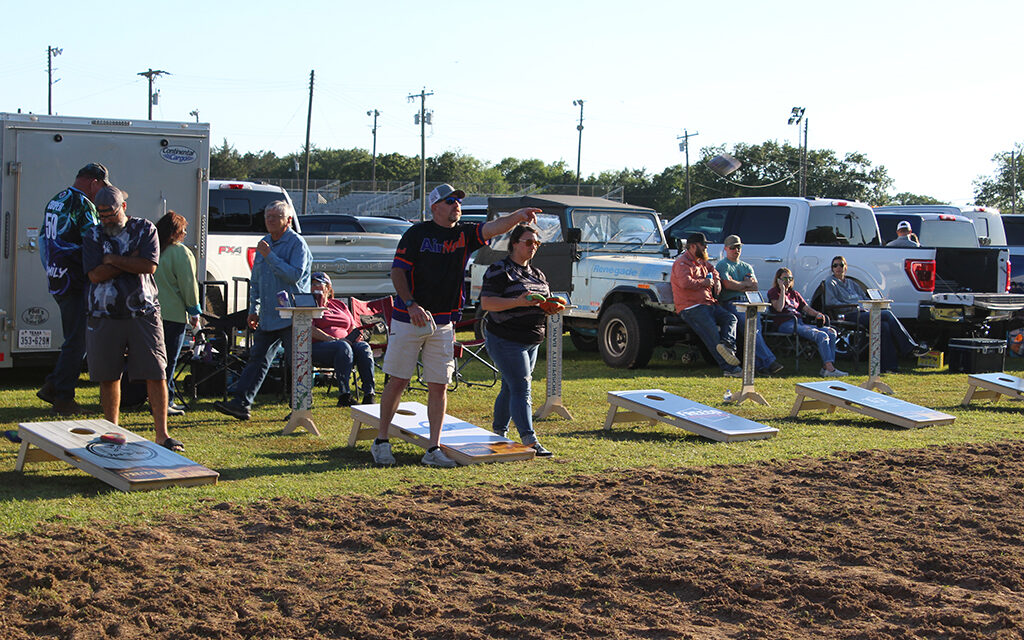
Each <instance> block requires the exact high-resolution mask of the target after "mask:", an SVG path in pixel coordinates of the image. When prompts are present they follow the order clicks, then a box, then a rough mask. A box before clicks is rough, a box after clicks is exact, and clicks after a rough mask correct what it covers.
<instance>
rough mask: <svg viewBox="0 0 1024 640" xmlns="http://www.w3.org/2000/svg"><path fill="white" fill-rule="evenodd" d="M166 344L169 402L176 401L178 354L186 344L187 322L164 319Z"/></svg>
mask: <svg viewBox="0 0 1024 640" xmlns="http://www.w3.org/2000/svg"><path fill="white" fill-rule="evenodd" d="M163 324H164V344H165V345H166V346H167V373H166V378H167V402H169V403H173V402H174V370H175V368H177V366H178V354H180V353H181V345H183V344H185V326H186V325H185V323H184V322H171V321H169V320H164V321H163Z"/></svg>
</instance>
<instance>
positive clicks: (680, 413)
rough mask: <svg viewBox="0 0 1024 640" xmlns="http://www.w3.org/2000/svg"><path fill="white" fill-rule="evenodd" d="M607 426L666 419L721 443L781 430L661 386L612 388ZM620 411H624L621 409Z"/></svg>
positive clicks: (772, 434) (769, 436)
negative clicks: (678, 394)
mask: <svg viewBox="0 0 1024 640" xmlns="http://www.w3.org/2000/svg"><path fill="white" fill-rule="evenodd" d="M608 404H609V405H610V406H609V407H608V417H607V418H605V421H604V429H605V431H608V430H610V429H611V428H612V424H614V423H616V422H644V421H646V422H648V423H650V424H652V425H653V424H655V423H656V422H659V421H661V422H665V423H668V424H670V425H672V426H674V427H679V428H680V429H683V430H685V431H689V432H690V433H695V434H697V435H698V436H701V437H704V438H708V439H711V440H716V441H718V442H737V441H739V440H763V439H765V438H771V437H773V436H775V435H776V434H777V433H778V432H779V430H778V429H776V428H774V427H768V426H765V425H763V424H760V423H758V422H754V421H753V420H747V419H746V418H741V417H740V416H736V415H733V414H731V413H726V412H725V411H721V410H719V409H715V408H714V407H709V406H707V405H703V404H700V403H699V402H694V401H693V400H688V399H686V398H682V397H680V396H677V395H675V394H673V393H669V392H668V391H662V390H661V389H643V390H640V391H609V392H608ZM620 410H621V412H620Z"/></svg>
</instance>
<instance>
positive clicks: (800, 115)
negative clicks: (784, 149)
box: [787, 107, 807, 198]
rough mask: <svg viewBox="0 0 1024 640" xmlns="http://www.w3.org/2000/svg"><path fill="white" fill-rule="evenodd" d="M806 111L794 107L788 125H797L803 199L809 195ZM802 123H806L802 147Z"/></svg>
mask: <svg viewBox="0 0 1024 640" xmlns="http://www.w3.org/2000/svg"><path fill="white" fill-rule="evenodd" d="M805 111H807V109H805V108H804V107H793V109H792V111H790V114H789V122H788V123H787V124H795V125H796V148H797V152H798V153H799V154H800V158H799V161H800V164H799V166H798V169H797V170H798V171H799V172H800V181H799V187H798V189H799V191H798V193H799V195H800V197H801V198H802V197H804V196H806V195H807V120H806V119H804V112H805ZM801 121H803V123H804V142H803V144H802V145H801V144H800V122H801Z"/></svg>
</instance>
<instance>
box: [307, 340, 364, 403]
mask: <svg viewBox="0 0 1024 640" xmlns="http://www.w3.org/2000/svg"><path fill="white" fill-rule="evenodd" d="M312 356H313V364H315V365H316V366H318V367H332V368H333V369H334V379H335V380H336V381H337V382H338V393H340V394H341V395H348V394H350V393H352V389H351V385H350V384H349V378H350V377H351V375H352V363H353V362H355V365H356V367H358V369H359V380H360V381H361V382H362V386H363V388H362V392H363V394H364V395H365V394H367V393H373V392H374V387H373V350H372V349H371V348H370V345H369V344H367V343H365V342H357V343H355V345H353V344H352V343H350V342H349V341H348V340H344V339H342V340H324V341H322V342H314V343H313V349H312Z"/></svg>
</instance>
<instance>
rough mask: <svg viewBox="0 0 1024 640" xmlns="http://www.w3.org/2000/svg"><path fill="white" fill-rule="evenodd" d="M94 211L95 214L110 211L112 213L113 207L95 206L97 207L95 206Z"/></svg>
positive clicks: (105, 213)
mask: <svg viewBox="0 0 1024 640" xmlns="http://www.w3.org/2000/svg"><path fill="white" fill-rule="evenodd" d="M96 213H97V214H99V215H101V216H102V215H107V214H111V213H114V209H113V207H104V208H102V209H100V208H99V207H97V208H96Z"/></svg>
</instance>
